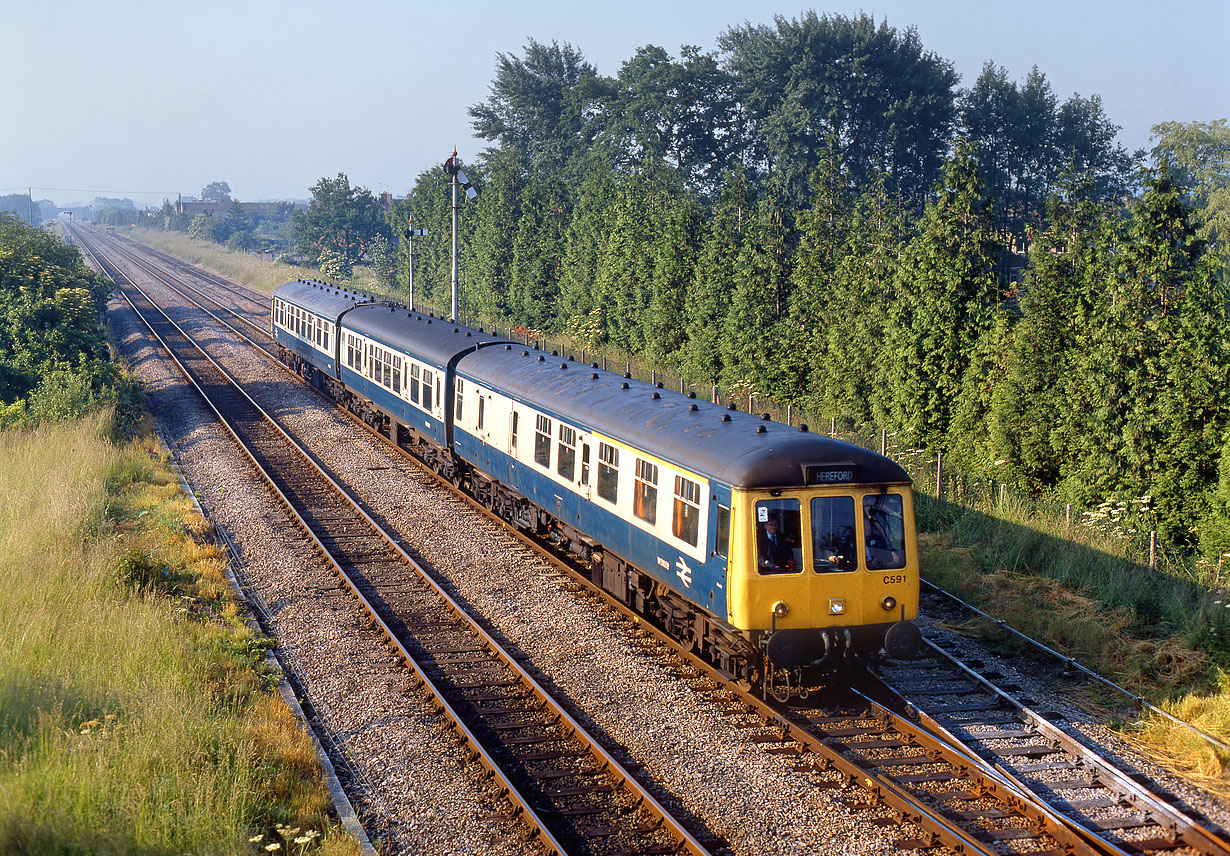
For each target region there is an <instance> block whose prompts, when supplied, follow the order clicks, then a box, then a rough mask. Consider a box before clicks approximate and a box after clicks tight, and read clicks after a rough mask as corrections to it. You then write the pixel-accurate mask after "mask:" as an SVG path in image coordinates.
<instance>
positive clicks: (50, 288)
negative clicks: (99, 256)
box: [0, 214, 114, 403]
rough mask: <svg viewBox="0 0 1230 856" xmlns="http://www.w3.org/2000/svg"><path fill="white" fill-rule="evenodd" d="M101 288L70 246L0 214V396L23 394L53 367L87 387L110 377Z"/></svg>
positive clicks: (8, 398)
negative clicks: (73, 374)
mask: <svg viewBox="0 0 1230 856" xmlns="http://www.w3.org/2000/svg"><path fill="white" fill-rule="evenodd" d="M109 291H110V285H109V284H108V283H106V282H105V281H104V280H103V279H102V277H100V276H98V275H97V274H95V273H93V272H92V271H90V270H89V269H88V268H87V267H86V266H85V264H84V262H83V261H82V260H81V257H80V255H79V254H78V253H77V250H76V249H75V248H74V247H71V246H68V245H66V244H62V243H60V242H59V241H58V240H56V239H55V238H54V237H53V236H51V235H49V234H48V233H46V232H44V231H43V230H41V229H37V228H33V227H30V226H27V225H25V224H24V223H22V222H21V221H20V220H19V219H18V218H16V217H12V216H9V215H5V214H0V401H2V402H5V403H12V402H14V401H16V400H18V399H20V398H24V397H25V396H27V395H28V394H29V393H30V392H31V391H32V390H33V389H34V388H35V387H36V386H37V384H38V382H39V380H40V378H42V377H43V376H45V375H47V374H48V373H50V372H53V371H56V370H64V371H71V372H78V373H83V376H84V377H86V378H87V379H88V380H89V382H90V383H91V384H92V385H93V386H95V387H101V385H102V384H104V383H105V382H106V380H107V378H109V377H113V376H114V371H113V370H111V369H109V368H108V367H107V366H108V364H107V343H106V339H105V338H104V336H103V330H102V324H101V321H100V312H101V308H102V303H103V301H104V300H105V298H106V295H107V293H108V292H109Z"/></svg>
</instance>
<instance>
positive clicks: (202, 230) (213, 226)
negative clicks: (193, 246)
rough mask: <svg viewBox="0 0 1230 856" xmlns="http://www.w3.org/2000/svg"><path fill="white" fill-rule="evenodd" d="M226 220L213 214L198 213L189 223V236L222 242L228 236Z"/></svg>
mask: <svg viewBox="0 0 1230 856" xmlns="http://www.w3.org/2000/svg"><path fill="white" fill-rule="evenodd" d="M227 234H228V232H227V228H226V221H225V220H223V219H222V218H221V217H214V216H213V215H211V214H198V215H196V216H195V217H193V218H192V220H191V221H190V222H189V223H188V237H189V238H196V239H197V240H198V241H213V242H214V243H217V244H220V243H222V242H223V241H225V240H226V238H227Z"/></svg>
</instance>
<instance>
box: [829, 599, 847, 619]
mask: <svg viewBox="0 0 1230 856" xmlns="http://www.w3.org/2000/svg"><path fill="white" fill-rule="evenodd" d="M845 611H846V602H845V600H843V599H842V598H840V597H831V598H829V615H842V614H843V613H844V612H845Z"/></svg>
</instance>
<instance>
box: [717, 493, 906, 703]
mask: <svg viewBox="0 0 1230 856" xmlns="http://www.w3.org/2000/svg"><path fill="white" fill-rule="evenodd" d="M814 475H815V478H809V479H808V481H809V482H813V483H812V484H808V485H807V486H806V487H802V486H800V487H791V488H780V489H778V488H775V489H771V490H736V491H734V492H733V493H732V497H731V505H732V507H731V520H732V524H731V533H730V535H731V554H730V566H729V568H730V573H729V581H730V585H729V610H730V622H731V623H732V624H733V625H735V626H736V627H738V628H741V629H743V630H745V631H747V632H749V634H750V636H751V637H752V638H753V639H754V640H756V642H757V644H758V646H759V647H760V648H761V650H762V651H763V652H764V655H765V659H766V683H767V684H770V685H774V686H776V687H777V688H779V689H780V687H781V686H782V683H783V682H786V683H788V684H797V686H806V685H807V684H808V683H810V682H813V681H814V680H815V679H816V677H817V675H821V674H825V673H828V672H831V671H832V670H833V669H835V668H838V667H840V666H843V665H845V664H847V663H849V662H850V661H852V660H855V659H863V660H865V659H873V658H875V657H878V656H881V655H882V654H885V653H887V654H888V655H889V656H891V657H895V658H904V657H910V656H913V655H914V654H915V653H916V652H917V649H918V647H919V645H920V642H921V637H920V635H919V633H918V629H917V627H916V626H915V625H914V623H913V621H912V619H913V618H914V617H915V616H916V615H917V613H918V589H919V579H918V574H919V570H918V547H917V541H916V539H915V533H914V505H913V494H912V492H911V489H910V485H909V483H908V482H903V483H897V484H875V485H867V484H854V483H850V482H843V481H842V479H843V477H844V476H845V472H844V471H835V472H831V473H829V472H821V473H816V474H814ZM826 481H827V482H828V483H823V482H826ZM814 482H821V483H819V484H816V483H814ZM775 691H776V690H775Z"/></svg>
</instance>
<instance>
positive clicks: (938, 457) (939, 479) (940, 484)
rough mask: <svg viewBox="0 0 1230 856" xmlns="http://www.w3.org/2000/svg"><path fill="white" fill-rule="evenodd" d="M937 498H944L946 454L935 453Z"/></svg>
mask: <svg viewBox="0 0 1230 856" xmlns="http://www.w3.org/2000/svg"><path fill="white" fill-rule="evenodd" d="M935 498H936V499H943V498H944V453H943V452H936V453H935Z"/></svg>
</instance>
